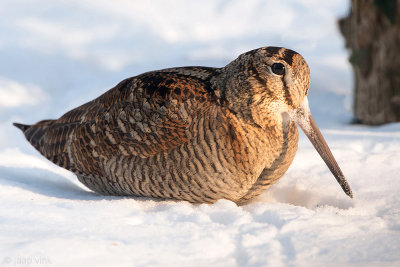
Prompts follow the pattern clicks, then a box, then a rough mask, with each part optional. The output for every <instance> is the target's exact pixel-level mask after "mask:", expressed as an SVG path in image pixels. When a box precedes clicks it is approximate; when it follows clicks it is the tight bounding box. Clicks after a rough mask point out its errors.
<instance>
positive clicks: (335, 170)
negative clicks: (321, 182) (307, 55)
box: [289, 97, 353, 198]
mask: <svg viewBox="0 0 400 267" xmlns="http://www.w3.org/2000/svg"><path fill="white" fill-rule="evenodd" d="M289 115H290V117H291V119H292V120H293V121H295V122H296V123H297V124H298V125H299V126H300V128H301V129H302V130H303V132H304V133H305V134H306V136H307V137H308V139H310V141H311V143H312V144H313V146H314V147H315V149H316V150H317V151H318V153H319V155H320V156H321V157H322V159H323V160H324V161H325V163H326V165H327V166H328V168H329V170H330V171H331V172H332V174H333V175H334V176H335V178H336V180H337V181H338V183H339V184H340V186H341V187H342V189H343V191H344V192H345V193H346V195H348V196H349V197H351V198H353V192H352V191H351V188H350V186H349V184H348V183H347V180H346V178H345V177H344V175H343V173H342V170H341V169H340V167H339V165H338V164H337V162H336V160H335V158H334V157H333V155H332V152H331V150H330V149H329V146H328V144H327V143H326V141H325V139H324V137H323V136H322V134H321V132H320V131H319V129H318V127H317V125H316V124H315V121H314V119H313V117H312V116H311V112H310V108H309V107H308V100H307V97H306V98H305V99H304V101H303V104H302V105H301V106H300V107H299V108H298V109H297V110H294V111H292V112H290V114H289Z"/></svg>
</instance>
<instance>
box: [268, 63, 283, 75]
mask: <svg viewBox="0 0 400 267" xmlns="http://www.w3.org/2000/svg"><path fill="white" fill-rule="evenodd" d="M271 70H272V72H273V73H274V74H276V75H283V74H285V66H284V65H283V64H282V63H274V64H272V66H271Z"/></svg>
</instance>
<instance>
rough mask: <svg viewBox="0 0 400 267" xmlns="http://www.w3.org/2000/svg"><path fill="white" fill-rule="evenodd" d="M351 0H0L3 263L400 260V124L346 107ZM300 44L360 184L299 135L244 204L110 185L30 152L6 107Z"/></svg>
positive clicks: (15, 113) (28, 116)
mask: <svg viewBox="0 0 400 267" xmlns="http://www.w3.org/2000/svg"><path fill="white" fill-rule="evenodd" d="M348 8H349V5H348V1H345V0H329V1H317V0H311V1H306V0H290V1H273V0H267V1H262V0H249V1H239V0H236V1H222V0H221V1H212V0H203V1H183V0H174V1H162V0H152V1H128V0H118V1H115V0H114V1H107V0H97V1H96V0H79V1H78V0H69V1H51V0H41V1H32V0H20V1H14V0H2V1H1V3H0V59H1V60H0V203H1V204H0V207H1V208H0V263H1V264H2V265H4V266H18V265H29V266H38V265H40V266H47V265H48V266H161V265H162V266H177V265H178V266H288V265H289V266H337V265H341V266H400V194H399V191H400V180H399V172H400V124H391V125H386V126H382V127H366V126H357V125H351V124H349V121H350V120H351V112H350V108H351V88H352V78H351V68H350V66H349V64H348V63H347V57H348V54H347V52H346V51H345V50H344V48H343V47H344V41H343V40H342V38H341V36H340V34H339V32H338V30H337V27H336V19H337V18H339V17H342V16H344V15H345V14H346V13H347V11H348ZM265 45H275V46H285V47H289V48H292V49H294V50H297V51H298V52H300V53H302V54H303V56H304V57H305V58H306V59H307V61H308V63H309V65H310V68H311V73H312V84H311V89H310V96H309V101H310V108H311V112H312V113H313V115H314V118H315V120H316V122H317V124H318V125H319V127H320V128H321V130H322V133H323V134H324V136H325V138H326V139H327V142H328V144H329V145H330V147H331V148H332V151H333V154H334V155H335V156H336V158H337V160H338V162H339V164H340V166H341V168H342V170H343V172H344V173H345V175H346V176H347V178H348V181H349V183H350V184H351V186H352V189H353V192H354V200H351V199H349V198H348V197H347V196H346V195H345V194H344V193H343V192H342V190H341V189H340V187H339V185H338V184H337V182H336V181H335V179H334V177H333V176H332V174H331V173H330V172H329V170H328V168H327V167H326V166H325V164H324V163H323V161H322V160H321V158H320V157H319V155H318V154H317V153H316V152H315V150H314V149H313V147H312V145H311V144H310V142H309V141H308V140H307V139H306V137H305V136H304V135H302V136H301V139H300V144H299V151H298V153H297V156H296V158H295V160H294V162H293V164H292V166H291V167H290V169H289V171H288V172H287V173H286V174H285V176H284V177H283V178H282V179H281V180H280V181H279V182H278V183H277V184H276V185H275V186H273V187H272V188H271V189H270V190H269V191H267V192H265V193H264V194H263V195H262V196H260V197H259V198H257V199H255V200H254V201H253V202H252V203H250V204H248V205H246V206H239V207H238V206H237V205H236V204H234V203H233V202H230V201H227V200H220V201H218V202H217V203H215V204H213V205H192V204H189V203H186V202H174V201H156V200H151V199H144V198H127V197H105V196H100V195H97V194H95V193H92V192H90V191H89V190H87V189H86V188H85V187H84V186H82V185H81V184H80V183H79V182H78V181H77V179H76V177H74V175H72V174H71V173H69V172H67V171H65V170H63V169H61V168H58V167H56V166H55V165H53V164H51V163H50V162H48V161H47V160H45V159H44V158H43V157H42V156H40V155H39V153H37V152H36V151H35V150H34V149H33V148H32V147H31V146H30V145H29V144H28V142H27V141H26V140H25V139H24V138H23V136H22V134H21V133H20V132H19V130H18V129H16V128H14V127H12V126H11V123H12V122H14V121H18V122H22V123H34V122H36V121H38V120H41V119H45V118H57V117H59V116H60V115H62V114H63V113H65V112H66V111H68V110H69V109H71V108H74V107H76V106H78V105H80V104H82V103H84V102H86V101H88V100H91V99H93V98H94V97H96V96H98V95H100V94H101V93H102V92H104V91H105V90H107V89H109V88H111V87H112V86H114V85H115V84H117V83H118V82H119V81H121V80H122V79H124V78H127V77H130V76H134V75H137V74H140V73H142V72H144V71H149V70H154V69H160V68H165V67H173V66H184V65H205V66H223V65H225V64H227V63H228V62H230V61H231V60H233V59H234V58H236V57H237V56H238V55H239V54H240V53H242V52H245V51H247V50H250V49H254V48H257V47H260V46H265Z"/></svg>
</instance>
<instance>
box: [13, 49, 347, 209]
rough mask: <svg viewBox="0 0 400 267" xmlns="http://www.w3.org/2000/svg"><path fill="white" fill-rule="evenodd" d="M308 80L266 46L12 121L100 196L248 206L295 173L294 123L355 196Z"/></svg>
mask: <svg viewBox="0 0 400 267" xmlns="http://www.w3.org/2000/svg"><path fill="white" fill-rule="evenodd" d="M274 64H280V65H274ZM271 68H274V69H275V68H279V69H280V72H281V71H282V68H283V70H284V74H279V75H278V74H275V73H274V70H272V69H271ZM309 81H310V78H309V69H308V66H307V64H306V62H305V61H304V59H303V58H302V57H301V56H300V55H299V54H297V53H296V52H294V51H292V50H289V49H285V48H278V47H263V48H259V49H256V50H252V51H250V52H247V53H245V54H242V55H241V56H239V58H238V59H236V60H234V61H232V62H231V63H230V64H228V65H227V66H226V67H224V68H208V67H181V68H171V69H165V70H160V71H153V72H147V73H144V74H141V75H139V76H136V77H132V78H129V79H126V80H124V81H122V82H120V83H119V84H118V85H117V86H116V87H114V88H112V89H111V90H109V91H108V92H106V93H104V94H103V95H101V96H100V97H98V98H96V99H94V100H93V101H91V102H88V103H86V104H84V105H82V106H80V107H78V108H76V109H73V110H71V111H69V112H67V113H66V114H65V115H63V116H62V117H61V118H59V119H57V120H46V121H41V122H38V123H36V124H34V125H30V126H29V125H22V124H15V125H16V126H17V127H19V128H20V129H21V130H22V131H23V132H24V134H25V136H26V138H27V140H28V141H29V142H30V143H31V144H32V145H33V146H34V147H35V148H36V149H37V150H38V151H40V153H42V154H43V155H44V156H45V157H46V158H48V159H49V160H51V161H52V162H54V163H55V164H57V165H59V166H61V167H63V168H66V169H68V170H70V171H72V172H74V173H75V174H76V175H77V177H78V179H79V180H80V181H81V182H82V183H83V184H85V185H86V186H87V187H88V188H90V189H92V190H93V191H96V192H98V193H100V194H109V195H132V196H148V197H155V198H164V199H177V200H187V201H190V202H196V203H204V202H205V203H212V202H215V201H216V200H218V199H221V198H225V199H230V200H232V201H235V202H237V203H244V202H246V201H247V200H249V199H251V198H253V197H254V196H257V195H259V194H261V193H262V192H263V191H264V190H265V189H267V188H268V187H270V186H271V185H273V184H274V183H275V182H276V181H277V180H278V179H279V178H280V177H281V176H282V175H283V174H284V173H285V171H286V170H287V168H288V167H289V165H290V163H291V162H292V160H293V158H294V156H295V153H296V150H297V143H298V132H297V127H296V125H295V123H296V122H297V123H298V124H299V125H300V126H301V127H302V128H303V130H305V132H306V134H307V131H309V134H308V135H309V136H311V137H310V140H311V141H312V142H313V144H314V145H315V146H316V148H317V150H318V149H319V150H318V151H319V152H320V154H321V156H322V157H323V158H324V160H325V161H326V162H327V164H328V165H329V167H330V168H331V170H332V172H333V173H334V175H335V177H336V178H337V179H338V181H339V182H340V183H341V185H342V187H343V189H344V190H345V191H346V193H347V194H349V195H351V190H350V189H349V187H348V185H347V183H346V181H345V179H344V177H343V175H342V173H341V171H340V169H339V167H338V166H337V164H336V161H334V159H333V156H332V155H331V154H330V153H327V152H326V150H327V149H328V152H330V151H329V148H327V146H326V145H324V144H325V143H324V142H323V139H322V141H321V138H322V137H320V136H319V135H318V133H319V132H318V129H317V128H316V126H315V127H314V128H316V129H317V130H315V129H314V128H312V127H311V128H310V127H308V125H312V124H311V122H313V121H312V117H311V115H309V113H307V111H308V106H307V105H306V104H307V97H306V95H307V91H308V87H309ZM308 115H309V117H310V118H311V120H310V119H309V118H308V117H307V116H308ZM307 121H309V122H307ZM304 123H306V124H304ZM307 123H308V124H307ZM307 127H308V128H307ZM309 129H311V130H309ZM315 136H316V137H317V139H316V140H317V141H315V140H314V139H315V138H314V139H312V137H315ZM313 140H314V141H313ZM321 151H322V152H321ZM332 159H333V161H332Z"/></svg>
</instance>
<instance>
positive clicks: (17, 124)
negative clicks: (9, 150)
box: [13, 122, 31, 133]
mask: <svg viewBox="0 0 400 267" xmlns="http://www.w3.org/2000/svg"><path fill="white" fill-rule="evenodd" d="M13 125H14V126H15V127H17V128H18V129H20V130H21V131H22V132H24V133H25V131H26V130H28V129H29V127H31V126H30V125H27V124H21V123H18V122H14V123H13Z"/></svg>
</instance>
